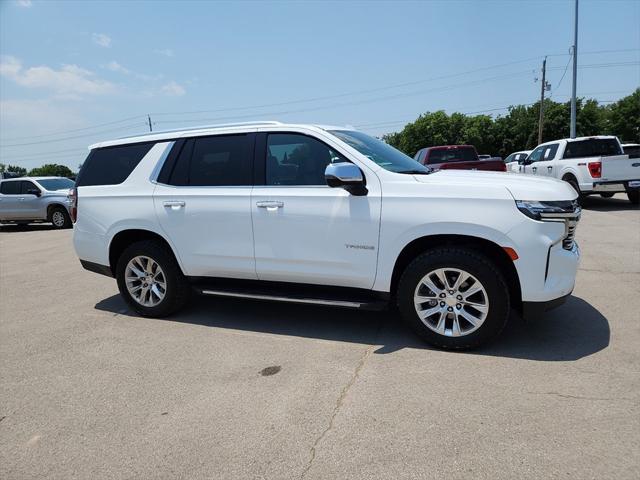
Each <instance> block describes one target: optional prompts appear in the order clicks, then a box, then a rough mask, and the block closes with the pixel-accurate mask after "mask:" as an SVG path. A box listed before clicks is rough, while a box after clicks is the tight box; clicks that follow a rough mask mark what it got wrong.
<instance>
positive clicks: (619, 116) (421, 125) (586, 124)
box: [383, 89, 640, 158]
mask: <svg viewBox="0 0 640 480" xmlns="http://www.w3.org/2000/svg"><path fill="white" fill-rule="evenodd" d="M576 107H577V108H576V110H577V113H578V115H577V121H576V130H577V134H578V136H589V135H616V136H618V138H620V140H622V141H627V142H640V89H637V90H636V91H635V92H634V93H633V94H631V95H629V96H627V97H625V98H623V99H621V100H619V101H618V102H616V103H614V104H612V105H609V106H602V105H599V104H598V102H597V101H596V100H592V99H590V100H586V101H585V100H584V99H578V102H577V105H576ZM539 114H540V102H537V103H535V104H533V105H530V106H525V105H516V106H512V107H510V108H509V111H508V113H507V114H506V115H504V116H498V117H496V118H495V119H494V118H492V117H490V116H488V115H475V116H467V115H463V114H461V113H453V114H451V115H447V114H446V113H445V112H443V111H438V112H427V113H425V114H423V115H420V116H419V117H418V118H417V119H416V120H415V121H414V122H412V123H409V124H407V125H406V126H405V127H404V128H403V129H402V130H401V131H400V132H395V133H390V134H387V135H385V136H383V139H384V140H385V141H386V142H387V143H389V144H390V145H393V146H394V147H396V148H398V149H400V150H402V151H403V152H405V153H406V154H407V155H410V156H414V155H415V153H416V152H417V151H418V150H419V149H421V148H424V147H429V146H434V145H462V144H469V145H474V146H475V147H476V149H477V150H478V153H486V154H491V155H500V156H502V157H503V158H504V157H506V156H507V155H509V154H510V153H512V152H515V151H518V150H531V149H532V148H534V147H535V146H536V145H537V144H538V118H539ZM570 118H571V105H570V103H569V102H566V103H558V102H554V101H552V100H550V99H547V100H545V102H544V129H543V135H542V141H543V142H548V141H550V140H557V139H559V138H566V137H568V136H569V123H570Z"/></svg>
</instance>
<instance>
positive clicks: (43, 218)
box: [0, 177, 74, 228]
mask: <svg viewBox="0 0 640 480" xmlns="http://www.w3.org/2000/svg"><path fill="white" fill-rule="evenodd" d="M73 186H74V183H73V181H71V180H69V179H68V178H64V177H19V178H9V179H4V180H1V181H0V223H18V224H26V223H34V222H51V223H52V224H53V226H54V227H55V228H71V226H72V223H71V217H70V216H69V190H70V189H71V188H73Z"/></svg>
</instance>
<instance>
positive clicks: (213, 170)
mask: <svg viewBox="0 0 640 480" xmlns="http://www.w3.org/2000/svg"><path fill="white" fill-rule="evenodd" d="M254 140H255V134H254V133H243V134H228V135H215V136H207V137H196V138H191V139H187V140H180V141H177V142H176V144H175V145H174V148H173V150H172V152H171V154H170V155H169V157H168V158H167V161H166V162H165V166H164V167H163V170H162V172H161V173H160V176H159V178H158V185H157V186H156V189H155V191H154V208H155V211H156V215H157V217H158V219H159V222H160V225H161V226H162V229H163V230H164V231H165V232H166V235H167V236H168V237H169V238H170V239H171V241H172V243H173V245H174V246H175V248H176V250H177V252H178V255H179V256H180V259H181V260H182V263H183V266H184V268H185V270H186V271H185V273H186V274H187V275H191V276H210V277H230V278H242V279H255V278H256V269H255V262H254V255H253V226H252V224H251V208H250V205H251V204H250V202H251V188H252V181H253V148H254Z"/></svg>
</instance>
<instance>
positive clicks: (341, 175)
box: [324, 162, 368, 196]
mask: <svg viewBox="0 0 640 480" xmlns="http://www.w3.org/2000/svg"><path fill="white" fill-rule="evenodd" d="M324 178H325V180H326V181H327V185H329V186H330V187H333V188H335V187H342V188H344V189H345V190H346V191H347V192H349V193H350V194H351V195H356V196H361V195H366V194H367V193H368V190H367V187H365V181H364V177H363V176H362V172H361V171H360V169H359V168H358V167H357V166H356V165H354V164H353V163H349V162H340V163H330V164H329V165H327V168H326V169H325V171H324Z"/></svg>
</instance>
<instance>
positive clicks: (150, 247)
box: [116, 240, 190, 317]
mask: <svg viewBox="0 0 640 480" xmlns="http://www.w3.org/2000/svg"><path fill="white" fill-rule="evenodd" d="M116 280H117V282H118V289H119V290H120V294H121V295H122V297H123V298H124V299H125V301H126V302H127V303H128V304H129V305H130V306H131V308H133V309H134V310H135V311H136V312H138V313H139V314H140V315H143V316H147V317H164V316H167V315H170V314H172V313H174V312H176V311H177V310H179V309H180V308H182V307H183V306H184V305H185V303H186V302H187V300H188V298H189V293H190V287H189V283H188V281H187V279H186V278H185V276H184V275H183V273H182V271H181V270H180V266H179V265H178V262H176V259H175V257H174V256H173V253H172V252H171V250H170V249H169V248H167V247H166V246H164V245H163V244H162V243H160V242H157V241H153V240H145V241H141V242H136V243H134V244H132V245H130V246H129V247H127V248H126V249H125V251H124V252H123V253H122V255H120V258H119V259H118V264H117V266H116Z"/></svg>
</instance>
